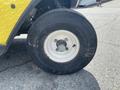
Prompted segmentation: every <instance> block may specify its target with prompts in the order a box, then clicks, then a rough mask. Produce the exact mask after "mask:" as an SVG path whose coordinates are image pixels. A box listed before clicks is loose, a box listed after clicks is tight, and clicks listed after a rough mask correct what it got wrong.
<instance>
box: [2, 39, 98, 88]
mask: <svg viewBox="0 0 120 90" xmlns="http://www.w3.org/2000/svg"><path fill="white" fill-rule="evenodd" d="M25 42H26V41H25V40H15V41H14V42H13V45H12V46H11V48H10V49H9V50H8V52H7V54H5V55H4V56H2V57H0V90H8V88H9V90H100V87H99V84H98V82H97V80H96V79H95V77H94V76H93V75H92V74H91V73H90V72H88V71H86V70H81V71H79V72H77V73H75V74H73V75H66V76H58V75H51V74H48V73H45V72H44V71H42V70H41V69H34V68H33V67H32V65H33V63H32V60H31V58H30V56H29V55H28V53H27V49H26V43H25Z"/></svg>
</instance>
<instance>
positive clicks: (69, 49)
mask: <svg viewBox="0 0 120 90" xmlns="http://www.w3.org/2000/svg"><path fill="white" fill-rule="evenodd" d="M60 42H62V43H60ZM63 42H64V43H63ZM57 44H58V46H57ZM64 44H67V45H66V46H65V45H64ZM79 50H80V42H79V39H78V38H77V36H76V35H75V34H73V33H72V32H70V31H67V30H57V31H54V32H52V33H50V34H49V35H48V36H47V38H46V39H45V42H44V51H45V54H46V55H47V56H48V57H49V59H51V60H52V61H54V62H58V63H65V62H69V61H71V60H73V59H74V58H75V57H76V56H77V55H78V52H79Z"/></svg>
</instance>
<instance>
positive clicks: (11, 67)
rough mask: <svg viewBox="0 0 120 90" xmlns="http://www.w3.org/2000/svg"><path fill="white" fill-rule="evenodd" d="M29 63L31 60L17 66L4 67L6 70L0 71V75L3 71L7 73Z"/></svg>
mask: <svg viewBox="0 0 120 90" xmlns="http://www.w3.org/2000/svg"><path fill="white" fill-rule="evenodd" d="M30 62H32V60H29V61H26V62H24V63H21V64H17V65H14V66H9V67H6V68H4V69H2V70H0V73H2V72H5V71H7V70H8V69H13V68H16V67H21V66H23V65H25V64H28V63H30Z"/></svg>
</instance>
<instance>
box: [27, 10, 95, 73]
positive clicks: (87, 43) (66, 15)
mask: <svg viewBox="0 0 120 90" xmlns="http://www.w3.org/2000/svg"><path fill="white" fill-rule="evenodd" d="M52 35H53V36H52ZM65 36H66V37H67V38H66V39H65V40H66V41H65V40H63V39H64V38H65ZM58 37H59V38H58ZM56 38H57V39H58V40H57V39H56ZM73 42H74V43H75V44H74V43H73ZM57 45H58V46H57ZM51 47H52V48H51ZM58 47H60V48H59V49H58ZM96 48H97V36H96V33H95V30H94V28H93V27H92V25H91V24H90V23H89V22H88V21H87V20H86V19H85V17H83V16H82V15H81V14H79V13H77V12H75V11H73V10H68V9H56V10H52V11H49V12H47V13H45V14H44V15H42V16H40V17H39V18H38V19H37V20H36V21H35V22H34V24H33V25H32V27H31V29H30V31H29V34H28V50H29V52H30V55H31V56H32V58H33V60H34V61H35V63H36V64H37V65H38V66H39V67H40V68H41V69H43V70H44V71H46V72H49V73H52V74H58V75H64V74H72V73H75V72H77V71H79V70H81V69H83V68H84V67H85V66H86V65H88V64H89V62H90V61H91V60H92V58H93V56H94V55H95V52H96ZM70 50H71V51H70ZM73 51H75V52H73ZM67 55H68V56H67Z"/></svg>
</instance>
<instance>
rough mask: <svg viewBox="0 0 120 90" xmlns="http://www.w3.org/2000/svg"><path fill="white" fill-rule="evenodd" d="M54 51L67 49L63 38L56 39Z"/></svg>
mask: <svg viewBox="0 0 120 90" xmlns="http://www.w3.org/2000/svg"><path fill="white" fill-rule="evenodd" d="M56 46H57V48H56V51H58V52H65V51H67V50H68V47H67V42H66V41H65V40H62V39H61V40H57V42H56Z"/></svg>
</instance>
